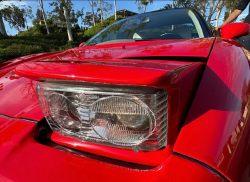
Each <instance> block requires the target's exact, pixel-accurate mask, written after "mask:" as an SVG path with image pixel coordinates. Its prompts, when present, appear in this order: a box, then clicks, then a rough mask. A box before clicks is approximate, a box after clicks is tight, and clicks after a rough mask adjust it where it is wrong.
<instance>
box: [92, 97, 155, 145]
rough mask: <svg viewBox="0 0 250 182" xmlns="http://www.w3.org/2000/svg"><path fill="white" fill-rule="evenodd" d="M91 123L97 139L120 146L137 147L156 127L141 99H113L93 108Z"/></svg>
mask: <svg viewBox="0 0 250 182" xmlns="http://www.w3.org/2000/svg"><path fill="white" fill-rule="evenodd" d="M90 123H91V125H92V127H93V129H94V130H95V131H96V133H97V134H98V135H100V136H101V137H102V138H104V139H106V140H107V141H109V142H110V143H113V144H117V145H125V146H126V145H127V146H131V145H138V144H140V143H142V142H143V141H145V140H146V139H147V138H148V137H149V135H150V134H151V133H152V131H153V129H154V127H155V119H154V115H153V113H152V112H151V111H150V109H149V107H148V106H147V105H145V104H144V103H142V102H140V101H139V100H138V99H135V98H134V99H133V98H130V97H126V98H124V97H119V96H111V97H106V98H103V99H101V100H97V101H96V102H95V103H93V105H92V106H91V107H90Z"/></svg>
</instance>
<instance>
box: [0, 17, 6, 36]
mask: <svg viewBox="0 0 250 182" xmlns="http://www.w3.org/2000/svg"><path fill="white" fill-rule="evenodd" d="M0 33H1V34H2V35H5V36H7V32H6V30H5V26H4V23H3V17H2V14H1V12H0Z"/></svg>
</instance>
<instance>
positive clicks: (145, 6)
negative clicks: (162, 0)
mask: <svg viewBox="0 0 250 182" xmlns="http://www.w3.org/2000/svg"><path fill="white" fill-rule="evenodd" d="M146 8H147V5H144V13H145V12H146Z"/></svg>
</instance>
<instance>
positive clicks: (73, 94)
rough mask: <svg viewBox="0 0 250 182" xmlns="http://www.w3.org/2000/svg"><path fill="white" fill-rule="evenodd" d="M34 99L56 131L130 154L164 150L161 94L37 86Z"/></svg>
mask: <svg viewBox="0 0 250 182" xmlns="http://www.w3.org/2000/svg"><path fill="white" fill-rule="evenodd" d="M37 94H38V97H39V101H40V105H41V107H42V110H43V113H44V115H45V117H46V119H47V121H48V123H49V125H50V127H51V129H52V130H53V131H55V132H58V133H61V134H63V135H66V136H70V137H73V138H78V139H81V140H83V141H89V142H93V143H98V144H101V145H108V146H112V147H120V148H127V149H134V150H144V151H150V150H158V149H160V148H163V147H165V146H166V141H167V108H168V103H167V93H166V91H165V90H161V89H154V88H144V87H138V88H123V87H104V86H98V87H97V86H82V85H70V84H58V83H41V84H39V85H38V86H37Z"/></svg>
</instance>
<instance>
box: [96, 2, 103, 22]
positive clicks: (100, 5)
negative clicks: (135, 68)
mask: <svg viewBox="0 0 250 182" xmlns="http://www.w3.org/2000/svg"><path fill="white" fill-rule="evenodd" d="M97 1H98V4H99V8H100V12H101V13H100V15H101V22H102V20H103V12H102V4H101V0H97Z"/></svg>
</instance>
